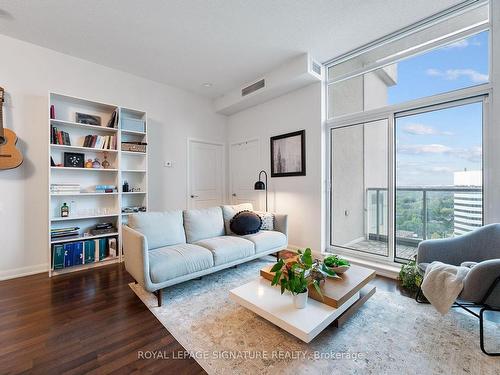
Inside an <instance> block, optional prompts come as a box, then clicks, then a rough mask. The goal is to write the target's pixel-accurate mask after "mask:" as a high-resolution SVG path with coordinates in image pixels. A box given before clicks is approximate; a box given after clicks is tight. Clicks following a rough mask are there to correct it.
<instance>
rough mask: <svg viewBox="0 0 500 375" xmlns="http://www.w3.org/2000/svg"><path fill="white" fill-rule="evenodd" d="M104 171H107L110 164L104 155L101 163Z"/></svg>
mask: <svg viewBox="0 0 500 375" xmlns="http://www.w3.org/2000/svg"><path fill="white" fill-rule="evenodd" d="M101 165H102V167H103V168H104V169H108V168H109V167H110V163H109V161H108V155H106V154H104V160H103V161H102V163H101Z"/></svg>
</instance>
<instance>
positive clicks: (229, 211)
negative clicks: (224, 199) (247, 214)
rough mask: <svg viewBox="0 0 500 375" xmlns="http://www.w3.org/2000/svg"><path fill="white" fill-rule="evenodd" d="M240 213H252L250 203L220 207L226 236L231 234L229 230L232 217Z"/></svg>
mask: <svg viewBox="0 0 500 375" xmlns="http://www.w3.org/2000/svg"><path fill="white" fill-rule="evenodd" d="M241 211H253V206H252V203H242V204H235V205H225V206H222V215H223V216H224V227H225V229H226V234H233V232H231V228H230V225H231V219H232V218H233V217H234V215H236V214H237V213H238V212H241Z"/></svg>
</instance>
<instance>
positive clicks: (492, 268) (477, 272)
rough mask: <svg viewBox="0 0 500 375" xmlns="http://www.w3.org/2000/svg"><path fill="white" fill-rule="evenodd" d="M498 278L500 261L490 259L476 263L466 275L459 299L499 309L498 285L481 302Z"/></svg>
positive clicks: (499, 291)
mask: <svg viewBox="0 0 500 375" xmlns="http://www.w3.org/2000/svg"><path fill="white" fill-rule="evenodd" d="M498 277H500V259H490V260H485V261H483V262H480V263H478V264H477V265H475V266H474V267H472V269H471V270H470V271H469V273H468V274H467V277H466V278H465V280H464V289H463V290H462V293H461V294H460V297H459V298H460V299H463V300H465V301H470V302H475V303H486V304H488V305H490V306H492V307H500V283H499V284H497V285H496V288H494V289H493V290H492V291H491V294H490V296H489V297H488V298H487V299H486V300H483V299H484V298H485V296H486V294H487V293H488V291H489V289H490V288H491V287H492V285H493V283H494V282H495V280H496V279H497V278H498Z"/></svg>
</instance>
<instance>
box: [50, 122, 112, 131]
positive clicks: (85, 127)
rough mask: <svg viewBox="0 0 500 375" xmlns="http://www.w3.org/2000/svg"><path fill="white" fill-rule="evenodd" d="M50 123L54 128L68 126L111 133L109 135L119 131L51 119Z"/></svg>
mask: <svg viewBox="0 0 500 375" xmlns="http://www.w3.org/2000/svg"><path fill="white" fill-rule="evenodd" d="M50 123H51V124H52V125H54V126H68V127H74V128H81V129H88V130H95V131H101V132H109V133H116V132H117V131H118V129H115V128H108V127H105V126H97V125H87V124H80V123H79V122H74V121H64V120H56V119H50Z"/></svg>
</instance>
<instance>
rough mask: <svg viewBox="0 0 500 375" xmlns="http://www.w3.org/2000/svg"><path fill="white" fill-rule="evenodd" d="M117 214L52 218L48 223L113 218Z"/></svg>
mask: <svg viewBox="0 0 500 375" xmlns="http://www.w3.org/2000/svg"><path fill="white" fill-rule="evenodd" d="M118 215H119V214H116V213H115V214H109V215H108V214H105V215H88V216H68V217H53V218H52V219H50V221H71V220H87V219H99V218H105V217H115V216H118Z"/></svg>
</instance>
